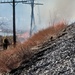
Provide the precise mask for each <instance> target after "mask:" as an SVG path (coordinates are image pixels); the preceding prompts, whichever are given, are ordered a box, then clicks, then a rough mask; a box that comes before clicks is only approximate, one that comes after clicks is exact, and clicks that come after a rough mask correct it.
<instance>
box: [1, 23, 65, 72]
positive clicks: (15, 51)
mask: <svg viewBox="0 0 75 75" xmlns="http://www.w3.org/2000/svg"><path fill="white" fill-rule="evenodd" d="M65 27H66V25H65V24H64V23H59V24H56V25H54V26H51V27H48V28H47V29H43V30H41V31H39V32H38V33H36V34H34V35H33V36H32V37H31V38H29V39H28V40H27V41H26V42H24V43H23V44H18V45H17V46H16V48H12V49H10V50H5V51H1V52H0V72H9V71H11V70H12V69H14V68H17V67H18V66H19V65H20V64H21V63H22V62H23V60H27V59H29V58H30V57H31V56H32V55H33V54H34V52H33V51H31V48H32V47H34V46H37V45H38V44H41V43H43V41H45V40H47V38H50V37H51V36H56V35H57V34H58V33H59V32H60V31H61V30H62V29H63V28H65Z"/></svg>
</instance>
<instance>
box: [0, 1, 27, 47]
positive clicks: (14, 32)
mask: <svg viewBox="0 0 75 75" xmlns="http://www.w3.org/2000/svg"><path fill="white" fill-rule="evenodd" d="M23 2H24V3H25V2H27V1H26V0H23V1H15V0H13V1H1V2H0V3H1V4H2V3H12V6H13V44H14V47H15V46H16V23H15V3H23Z"/></svg>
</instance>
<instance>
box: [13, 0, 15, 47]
mask: <svg viewBox="0 0 75 75" xmlns="http://www.w3.org/2000/svg"><path fill="white" fill-rule="evenodd" d="M13 43H14V47H15V46H16V25H15V0H13Z"/></svg>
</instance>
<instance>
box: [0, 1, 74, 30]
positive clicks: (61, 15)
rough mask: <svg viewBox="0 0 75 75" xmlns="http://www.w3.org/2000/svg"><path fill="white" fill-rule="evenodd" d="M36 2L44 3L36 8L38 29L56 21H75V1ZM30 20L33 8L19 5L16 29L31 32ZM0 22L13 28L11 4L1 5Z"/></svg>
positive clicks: (35, 14) (17, 7) (17, 6)
mask: <svg viewBox="0 0 75 75" xmlns="http://www.w3.org/2000/svg"><path fill="white" fill-rule="evenodd" d="M0 1H3V0H0ZM6 1H7V0H6ZM8 1H10V0H8ZM35 2H36V3H37V2H39V3H43V5H40V6H35V7H34V8H35V9H34V16H35V25H36V27H37V29H41V28H45V27H48V26H49V22H50V24H52V23H53V21H54V20H55V22H59V21H62V20H65V21H66V22H73V21H75V0H36V1H35ZM30 20H31V6H30V5H26V4H17V5H16V28H17V29H21V30H29V28H30ZM0 21H5V22H7V23H8V25H9V28H12V6H11V5H10V4H0Z"/></svg>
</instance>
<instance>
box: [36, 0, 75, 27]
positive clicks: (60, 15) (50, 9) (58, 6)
mask: <svg viewBox="0 0 75 75" xmlns="http://www.w3.org/2000/svg"><path fill="white" fill-rule="evenodd" d="M41 3H43V4H44V5H43V6H39V7H40V15H41V16H40V18H41V26H42V25H43V27H47V26H48V25H53V24H54V23H58V22H60V21H65V22H66V23H68V24H69V23H71V22H73V21H75V14H74V13H75V0H47V1H46V0H42V1H41ZM36 12H38V11H37V10H36Z"/></svg>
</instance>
